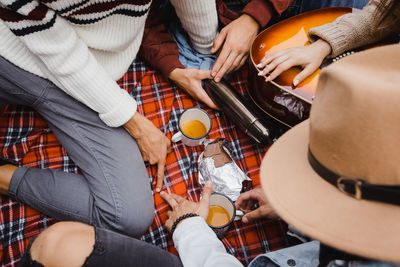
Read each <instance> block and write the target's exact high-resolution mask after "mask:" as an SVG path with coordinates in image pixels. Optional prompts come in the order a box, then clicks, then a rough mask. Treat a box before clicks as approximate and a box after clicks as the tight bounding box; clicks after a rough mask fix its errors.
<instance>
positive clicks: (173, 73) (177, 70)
mask: <svg viewBox="0 0 400 267" xmlns="http://www.w3.org/2000/svg"><path fill="white" fill-rule="evenodd" d="M183 70H184V69H181V68H175V69H174V70H173V71H171V73H170V74H169V76H168V78H169V79H171V80H173V81H176V80H178V79H179V77H180V76H181V75H182V71H183Z"/></svg>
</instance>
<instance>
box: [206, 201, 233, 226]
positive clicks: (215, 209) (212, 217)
mask: <svg viewBox="0 0 400 267" xmlns="http://www.w3.org/2000/svg"><path fill="white" fill-rule="evenodd" d="M230 220H231V218H230V216H229V213H228V212H227V211H226V210H225V209H224V208H223V207H221V206H217V205H211V206H210V210H209V212H208V217H207V220H206V221H207V223H208V224H209V225H211V226H215V227H220V226H224V225H226V224H227V223H229V222H230Z"/></svg>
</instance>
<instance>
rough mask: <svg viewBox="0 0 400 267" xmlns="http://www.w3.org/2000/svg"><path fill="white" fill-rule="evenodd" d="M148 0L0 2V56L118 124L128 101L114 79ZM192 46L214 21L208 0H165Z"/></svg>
mask: <svg viewBox="0 0 400 267" xmlns="http://www.w3.org/2000/svg"><path fill="white" fill-rule="evenodd" d="M150 4H151V0H132V1H109V0H53V1H43V2H42V1H40V0H0V55H1V56H2V57H4V58H6V59H7V60H9V61H10V62H12V63H14V64H15V65H17V66H18V67H20V68H22V69H24V70H26V71H28V72H31V73H33V74H36V75H38V76H40V77H43V78H46V79H49V80H50V81H52V82H53V83H55V84H56V85H57V86H58V87H59V88H60V89H62V90H63V91H65V92H66V93H67V94H69V95H71V96H72V97H74V98H75V99H77V100H78V101H80V102H82V103H84V104H85V105H87V106H88V107H90V108H91V109H93V110H94V111H96V112H98V113H99V116H100V118H101V120H103V121H104V122H105V123H106V124H107V125H109V126H112V127H118V126H121V125H123V124H124V123H125V122H127V121H128V120H129V119H130V118H131V117H132V116H133V115H134V114H135V112H136V107H137V104H136V101H135V100H134V99H133V98H132V97H131V96H130V95H129V94H128V93H127V92H126V91H124V90H121V88H120V87H119V86H118V84H117V83H116V80H117V79H119V78H120V77H121V76H122V75H123V74H124V73H125V72H126V70H127V69H128V67H129V65H130V64H131V63H132V61H133V60H134V59H135V57H136V54H137V52H138V50H139V46H140V43H141V41H142V36H143V31H144V24H145V20H146V17H147V13H148V10H149V8H150ZM173 4H174V6H175V8H176V9H177V10H176V11H177V14H178V15H179V18H180V19H181V20H182V23H183V25H185V26H186V27H185V28H186V29H187V30H188V32H189V35H190V37H191V38H192V41H193V44H194V45H195V47H196V48H197V49H198V50H199V51H204V52H208V50H209V48H210V47H211V45H212V42H213V40H214V38H215V36H216V29H217V26H218V18H217V11H216V6H215V0H205V1H203V0H173Z"/></svg>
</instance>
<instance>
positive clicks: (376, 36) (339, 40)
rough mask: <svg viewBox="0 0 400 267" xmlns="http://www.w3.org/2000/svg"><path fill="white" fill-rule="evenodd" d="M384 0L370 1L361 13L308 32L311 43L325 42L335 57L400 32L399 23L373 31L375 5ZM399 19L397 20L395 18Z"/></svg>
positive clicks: (343, 17) (352, 14)
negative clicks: (319, 39)
mask: <svg viewBox="0 0 400 267" xmlns="http://www.w3.org/2000/svg"><path fill="white" fill-rule="evenodd" d="M384 1H385V0H372V1H370V2H369V3H368V5H366V6H365V7H364V8H363V9H362V10H361V11H359V12H355V13H350V14H346V15H343V16H341V17H339V18H337V19H336V20H335V21H334V22H332V23H328V24H325V25H322V26H320V27H316V28H312V29H310V31H309V32H308V34H309V36H310V38H311V41H315V40H316V39H318V38H321V39H323V40H325V41H327V42H328V43H329V44H330V46H331V48H332V52H331V54H330V55H329V57H336V56H338V55H340V54H342V53H343V52H345V51H348V50H351V49H354V48H358V47H362V46H365V45H368V44H372V43H375V42H377V41H379V40H382V39H383V38H385V37H387V36H389V35H391V34H394V33H399V32H400V22H399V23H397V24H396V25H395V26H394V27H391V28H384V29H373V28H372V27H371V25H372V23H373V19H374V12H375V10H376V7H377V5H378V4H379V3H380V2H384ZM397 19H399V18H397Z"/></svg>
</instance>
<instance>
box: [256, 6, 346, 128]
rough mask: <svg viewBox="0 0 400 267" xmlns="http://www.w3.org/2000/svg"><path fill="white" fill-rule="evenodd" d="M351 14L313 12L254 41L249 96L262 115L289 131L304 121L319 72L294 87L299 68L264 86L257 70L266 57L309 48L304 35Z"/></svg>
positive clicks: (343, 9)
mask: <svg viewBox="0 0 400 267" xmlns="http://www.w3.org/2000/svg"><path fill="white" fill-rule="evenodd" d="M351 11H352V8H348V7H328V8H323V9H318V10H313V11H310V12H306V13H303V14H300V15H297V16H294V17H292V18H289V19H286V20H284V21H281V22H279V23H277V24H275V25H273V26H271V27H269V28H267V29H265V30H264V31H262V32H261V33H260V34H259V35H258V36H257V37H256V39H255V40H254V42H253V44H252V47H251V50H250V59H251V60H250V67H249V86H248V88H249V89H248V90H249V92H248V93H249V95H250V97H251V98H252V100H253V102H254V103H255V104H256V105H257V106H258V107H259V108H260V109H261V110H262V111H263V112H264V113H265V114H267V115H268V116H270V117H272V118H274V119H275V120H276V121H278V122H280V123H281V124H282V125H284V126H285V127H289V128H290V127H292V126H294V125H296V124H298V123H300V122H301V121H303V120H305V119H307V118H308V117H309V112H310V108H311V104H312V101H313V98H314V94H315V91H316V88H317V83H318V78H319V73H320V69H318V70H317V71H315V72H314V73H313V74H312V75H311V76H309V77H308V78H307V79H305V80H304V81H303V82H301V83H300V84H299V85H297V86H296V87H293V85H292V84H293V79H294V77H295V76H296V75H297V74H298V73H299V72H300V71H301V68H300V67H293V68H291V69H289V70H287V71H285V72H283V73H282V74H281V75H280V76H279V77H277V78H276V79H275V80H273V81H271V82H265V78H264V77H260V76H258V75H257V74H258V72H259V71H260V70H259V69H258V68H257V67H256V65H257V64H259V63H260V62H261V60H262V58H263V57H264V56H265V53H266V52H268V53H273V52H276V51H279V50H283V49H287V48H292V47H298V46H305V45H308V44H310V43H309V41H308V35H307V32H308V31H309V30H310V29H311V28H313V27H317V26H321V25H323V24H326V23H330V22H333V21H334V20H335V19H336V18H338V17H339V16H342V15H344V14H346V13H350V12H351Z"/></svg>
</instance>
